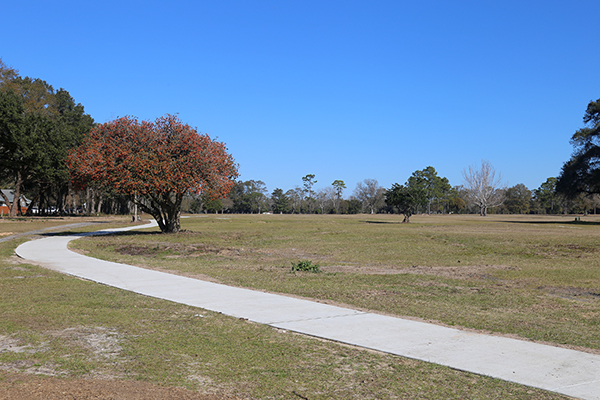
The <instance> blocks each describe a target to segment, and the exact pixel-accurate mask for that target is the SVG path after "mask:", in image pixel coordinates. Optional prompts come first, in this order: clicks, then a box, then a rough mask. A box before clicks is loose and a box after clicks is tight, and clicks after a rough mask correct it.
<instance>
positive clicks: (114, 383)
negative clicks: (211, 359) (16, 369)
mask: <svg viewBox="0 0 600 400" xmlns="http://www.w3.org/2000/svg"><path fill="white" fill-rule="evenodd" d="M65 399H77V400H92V399H93V400H117V399H127V400H164V399H170V400H235V399H238V398H236V397H230V396H220V395H212V394H201V393H197V392H194V391H191V390H187V389H184V388H178V387H164V386H158V385H155V384H152V383H149V382H137V381H121V380H102V379H59V378H54V377H42V376H36V375H29V374H22V373H11V372H2V371H0V400H65Z"/></svg>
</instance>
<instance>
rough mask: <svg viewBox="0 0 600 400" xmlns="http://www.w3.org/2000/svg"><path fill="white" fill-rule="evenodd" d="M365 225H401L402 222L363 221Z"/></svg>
mask: <svg viewBox="0 0 600 400" xmlns="http://www.w3.org/2000/svg"><path fill="white" fill-rule="evenodd" d="M363 222H365V223H367V224H402V221H369V220H366V221H363Z"/></svg>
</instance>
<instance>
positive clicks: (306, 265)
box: [292, 260, 321, 272]
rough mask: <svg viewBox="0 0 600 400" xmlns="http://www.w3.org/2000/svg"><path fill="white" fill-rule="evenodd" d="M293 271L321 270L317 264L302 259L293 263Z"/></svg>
mask: <svg viewBox="0 0 600 400" xmlns="http://www.w3.org/2000/svg"><path fill="white" fill-rule="evenodd" d="M292 271H304V272H321V270H320V269H319V266H318V265H317V264H313V262H312V261H310V260H302V261H298V262H297V263H292Z"/></svg>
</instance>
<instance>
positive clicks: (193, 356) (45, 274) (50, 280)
mask: <svg viewBox="0 0 600 400" xmlns="http://www.w3.org/2000/svg"><path fill="white" fill-rule="evenodd" d="M207 221H208V220H207ZM215 221H217V220H215ZM190 222H192V223H194V222H195V221H190ZM186 224H187V223H186ZM185 235H188V236H194V235H192V234H185V233H184V234H180V236H185ZM219 235H220V234H219ZM132 237H134V238H138V239H139V238H145V240H149V238H154V240H158V238H160V240H165V238H166V237H169V238H175V236H166V235H154V234H150V235H144V234H140V235H133V236H132ZM123 238H125V236H122V235H119V236H116V237H115V238H113V239H118V240H122V239H123ZM104 239H106V238H94V239H92V240H90V241H89V242H88V243H87V244H86V246H88V245H92V244H100V247H102V246H103V244H105V243H106V242H103V240H104ZM97 240H100V241H99V242H98V241H97ZM169 240H171V239H169ZM21 241H22V240H13V241H10V242H5V243H0V368H2V369H5V370H16V371H23V372H31V373H43V374H54V375H57V376H59V377H64V378H68V377H88V378H94V377H97V378H102V379H107V378H110V379H132V380H143V381H149V382H154V383H158V384H161V385H167V386H184V387H188V388H192V389H195V390H198V391H200V392H208V393H221V394H234V395H237V396H239V397H241V398H255V399H266V398H272V399H294V398H308V399H311V400H313V399H330V398H339V399H342V398H343V399H369V398H371V399H375V398H377V399H398V398H411V399H431V398H444V399H446V398H456V399H458V398H461V399H462V398H481V399H484V398H507V397H510V398H517V399H558V398H564V397H562V396H559V395H555V394H552V393H547V392H544V391H540V390H536V389H532V388H527V387H523V386H519V385H516V384H511V383H507V382H503V381H499V380H495V379H491V378H486V377H481V376H477V375H474V374H469V373H464V372H460V371H455V370H452V369H450V368H445V367H441V366H436V365H432V364H428V363H424V362H419V361H414V360H408V359H404V358H400V357H395V356H391V355H386V354H379V353H374V352H370V351H366V350H362V349H357V348H353V347H349V346H344V345H340V344H336V343H331V342H327V341H321V340H317V339H314V338H309V337H304V336H301V335H297V334H293V333H290V332H287V331H281V330H276V329H272V328H269V327H266V326H262V325H257V324H253V323H250V322H248V321H244V320H238V319H234V318H230V317H226V316H223V315H220V314H217V313H212V312H208V311H205V310H201V309H197V308H192V307H188V306H183V305H179V304H174V303H171V302H168V301H163V300H158V299H153V298H148V297H144V296H140V295H136V294H134V293H129V292H125V291H122V290H118V289H115V288H111V287H107V286H103V285H97V284H95V283H92V282H88V281H84V280H80V279H76V278H73V277H69V276H65V275H61V274H58V273H55V272H53V271H50V270H46V269H44V268H41V267H38V266H34V265H30V264H27V263H24V262H22V260H19V259H17V258H16V257H15V256H14V255H12V254H13V250H14V248H15V247H16V245H17V244H18V243H20V242H21ZM161 243H162V242H161ZM137 245H138V244H136V246H137ZM128 246H132V244H128ZM140 246H141V248H143V249H147V248H151V249H154V248H155V247H156V245H155V244H152V245H150V246H148V245H147V243H146V244H143V245H140ZM158 249H160V245H159V246H158ZM173 255H174V254H172V253H168V254H165V255H164V260H177V259H181V258H183V257H181V258H178V257H172V256H173ZM161 257H162V256H161ZM150 258H152V257H150ZM197 261H199V260H198V258H197ZM286 268H287V267H286ZM297 276H300V275H297ZM322 276H325V275H322ZM0 385H2V382H1V381H0Z"/></svg>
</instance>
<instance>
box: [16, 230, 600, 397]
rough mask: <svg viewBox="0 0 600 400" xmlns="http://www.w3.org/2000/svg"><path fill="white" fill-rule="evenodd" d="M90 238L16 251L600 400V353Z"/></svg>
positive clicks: (214, 305)
mask: <svg viewBox="0 0 600 400" xmlns="http://www.w3.org/2000/svg"><path fill="white" fill-rule="evenodd" d="M149 226H150V225H145V226H134V227H129V228H125V229H115V230H106V231H100V232H96V234H101V233H112V232H116V231H124V230H130V229H139V228H146V227H149ZM86 235H88V234H82V235H74V236H51V237H48V238H44V239H39V240H33V241H30V242H27V243H24V244H22V245H21V246H19V247H18V248H17V249H16V253H17V254H18V255H19V256H20V257H22V258H24V259H26V260H31V261H35V262H37V263H40V264H42V265H44V266H46V267H48V268H51V269H53V270H56V271H60V272H63V273H66V274H69V275H74V276H77V277H80V278H84V279H89V280H92V281H95V282H98V283H102V284H106V285H110V286H114V287H118V288H121V289H125V290H129V291H133V292H136V293H140V294H143V295H146V296H152V297H157V298H162V299H166V300H170V301H174V302H178V303H182V304H187V305H190V306H195V307H200V308H204V309H207V310H212V311H217V312H221V313H223V314H226V315H230V316H233V317H238V318H246V319H248V320H251V321H254V322H258V323H262V324H267V325H271V326H274V327H277V328H281V329H287V330H290V331H295V332H299V333H303V334H307V335H311V336H316V337H321V338H325V339H330V340H335V341H339V342H343V343H348V344H352V345H356V346H360V347H364V348H369V349H374V350H379V351H383V352H386V353H391V354H396V355H399V356H404V357H409V358H414V359H419V360H424V361H428V362H432V363H436V364H441V365H446V366H449V367H452V368H455V369H459V370H463V371H469V372H474V373H476V374H481V375H487V376H491V377H494V378H499V379H503V380H507V381H511V382H516V383H520V384H523V385H528V386H533V387H537V388H541V389H546V390H549V391H553V392H557V393H562V394H565V395H568V396H572V397H576V398H581V399H600V355H595V354H589V353H584V352H580V351H575V350H569V349H565V348H560V347H553V346H547V345H542V344H537V343H532V342H527V341H522V340H515V339H509V338H505V337H497V336H492V335H484V334H478V333H472V332H466V331H461V330H458V329H452V328H446V327H442V326H438V325H433V324H427V323H423V322H417V321H411V320H404V319H401V318H395V317H389V316H384V315H379V314H373V313H367V312H362V311H357V310H353V309H349V308H342V307H334V306H331V305H327V304H321V303H317V302H313V301H308V300H302V299H296V298H292V297H287V296H282V295H275V294H270V293H263V292H258V291H253V290H248V289H242V288H236V287H230V286H225V285H220V284H215V283H211V282H205V281H201V280H197V279H192V278H186V277H182V276H177V275H172V274H167V273H162V272H158V271H152V270H148V269H143V268H138V267H133V266H130V265H125V264H117V263H113V262H108V261H102V260H97V259H94V258H90V257H86V256H83V255H81V254H77V253H74V252H71V251H69V250H68V249H67V244H68V242H69V241H71V240H73V239H77V238H79V237H81V236H86Z"/></svg>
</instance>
